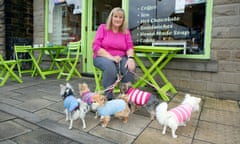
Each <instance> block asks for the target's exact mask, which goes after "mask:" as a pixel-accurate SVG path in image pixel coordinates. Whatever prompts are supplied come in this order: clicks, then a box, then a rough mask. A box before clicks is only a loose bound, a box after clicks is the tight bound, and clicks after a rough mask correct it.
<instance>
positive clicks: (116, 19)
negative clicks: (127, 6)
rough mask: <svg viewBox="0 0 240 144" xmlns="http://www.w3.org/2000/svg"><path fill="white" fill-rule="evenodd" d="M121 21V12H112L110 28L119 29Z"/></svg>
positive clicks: (122, 18) (122, 17)
mask: <svg viewBox="0 0 240 144" xmlns="http://www.w3.org/2000/svg"><path fill="white" fill-rule="evenodd" d="M123 20H124V16H123V12H121V11H118V12H114V13H113V15H112V26H113V27H120V26H121V25H122V24H123Z"/></svg>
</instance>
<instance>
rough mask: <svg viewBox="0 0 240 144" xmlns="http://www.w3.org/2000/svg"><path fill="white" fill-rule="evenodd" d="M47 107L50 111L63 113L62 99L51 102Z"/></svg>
mask: <svg viewBox="0 0 240 144" xmlns="http://www.w3.org/2000/svg"><path fill="white" fill-rule="evenodd" d="M47 108H48V109H50V110H52V111H55V112H58V113H62V114H64V108H63V101H60V102H56V103H54V104H51V105H49V106H48V107H47Z"/></svg>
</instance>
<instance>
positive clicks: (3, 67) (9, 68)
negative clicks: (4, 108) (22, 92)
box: [0, 54, 23, 86]
mask: <svg viewBox="0 0 240 144" xmlns="http://www.w3.org/2000/svg"><path fill="white" fill-rule="evenodd" d="M16 64H17V61H16V60H4V59H3V56H2V55H1V54H0V86H4V85H5V84H6V82H7V80H8V79H9V78H13V79H15V80H17V81H18V82H19V83H22V82H23V81H22V79H21V78H20V77H18V76H17V75H16V74H15V73H14V71H13V69H14V67H15V66H16Z"/></svg>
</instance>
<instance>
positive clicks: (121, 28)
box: [106, 7, 128, 33]
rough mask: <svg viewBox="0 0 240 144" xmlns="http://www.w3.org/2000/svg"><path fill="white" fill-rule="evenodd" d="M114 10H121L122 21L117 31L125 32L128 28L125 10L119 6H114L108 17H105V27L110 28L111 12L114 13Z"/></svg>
mask: <svg viewBox="0 0 240 144" xmlns="http://www.w3.org/2000/svg"><path fill="white" fill-rule="evenodd" d="M116 12H122V13H123V23H122V25H121V26H120V29H119V31H120V32H122V33H126V32H127V29H128V28H127V23H126V19H125V12H124V10H123V9H122V8H120V7H115V8H113V9H112V11H111V12H110V14H109V15H108V18H107V21H106V28H107V30H110V29H112V17H113V14H114V13H116Z"/></svg>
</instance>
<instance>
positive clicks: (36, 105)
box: [15, 98, 53, 112]
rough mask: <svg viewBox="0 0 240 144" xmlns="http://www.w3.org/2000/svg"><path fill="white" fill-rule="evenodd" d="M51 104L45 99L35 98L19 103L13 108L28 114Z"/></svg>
mask: <svg viewBox="0 0 240 144" xmlns="http://www.w3.org/2000/svg"><path fill="white" fill-rule="evenodd" d="M51 104H53V102H51V101H48V100H45V99H40V98H36V99H30V100H26V101H25V102H24V103H21V104H19V105H15V106H16V107H18V108H20V109H22V110H25V111H28V112H35V111H38V110H40V109H42V108H45V107H47V106H49V105H51Z"/></svg>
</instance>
